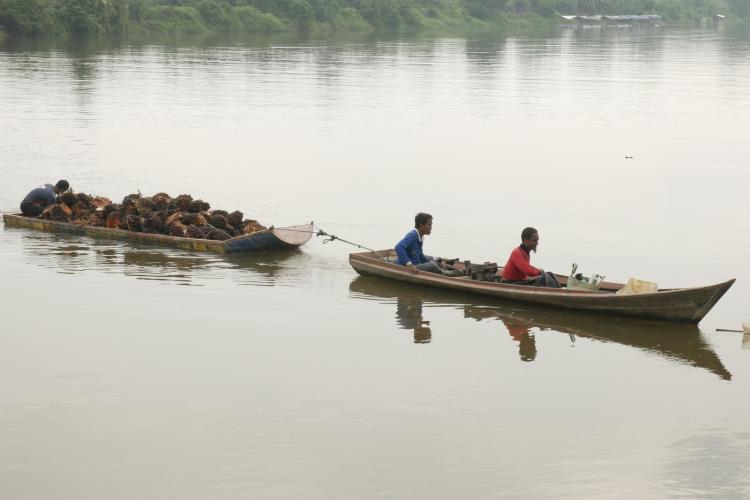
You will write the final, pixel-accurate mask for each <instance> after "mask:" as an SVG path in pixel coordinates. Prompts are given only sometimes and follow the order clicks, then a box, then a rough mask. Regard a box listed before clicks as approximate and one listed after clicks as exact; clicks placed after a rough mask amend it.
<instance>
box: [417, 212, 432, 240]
mask: <svg viewBox="0 0 750 500" xmlns="http://www.w3.org/2000/svg"><path fill="white" fill-rule="evenodd" d="M414 227H415V228H417V231H419V234H421V235H422V236H424V235H425V234H430V233H431V232H432V215H430V214H426V213H424V212H419V213H418V214H417V215H416V216H415V217H414Z"/></svg>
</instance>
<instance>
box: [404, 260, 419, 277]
mask: <svg viewBox="0 0 750 500" xmlns="http://www.w3.org/2000/svg"><path fill="white" fill-rule="evenodd" d="M406 269H408V270H409V272H410V273H412V274H417V266H415V265H414V264H412V263H411V262H409V263H408V264H406Z"/></svg>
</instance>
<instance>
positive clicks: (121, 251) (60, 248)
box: [6, 228, 311, 286]
mask: <svg viewBox="0 0 750 500" xmlns="http://www.w3.org/2000/svg"><path fill="white" fill-rule="evenodd" d="M12 230H13V229H10V228H6V231H12ZM19 234H20V235H21V240H22V247H23V254H24V256H25V257H26V260H27V262H28V263H30V264H34V265H38V266H40V267H45V268H49V269H54V270H56V271H57V272H60V273H65V274H78V273H83V272H90V271H92V270H94V271H100V272H103V273H107V274H122V275H125V276H129V277H134V278H136V279H141V280H152V281H163V282H169V283H173V284H175V283H176V284H180V285H194V286H201V285H204V284H206V283H207V282H209V281H216V280H219V279H225V280H231V281H232V282H234V283H237V284H240V285H255V286H275V285H292V284H294V283H298V282H299V281H300V280H303V279H304V276H301V274H303V273H305V272H307V271H306V270H308V269H310V268H311V264H310V263H309V262H308V260H309V259H310V257H309V256H307V255H306V254H304V253H303V252H301V251H299V250H298V249H293V250H284V251H274V252H262V253H257V254H237V255H234V254H229V255H219V254H210V253H205V254H204V253H197V252H190V251H185V250H177V249H170V248H158V247H153V246H148V245H134V244H132V243H124V242H116V241H106V240H99V239H92V238H86V237H81V236H73V235H66V234H60V233H46V232H29V231H22V232H19Z"/></svg>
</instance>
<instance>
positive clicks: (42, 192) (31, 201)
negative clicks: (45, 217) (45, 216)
mask: <svg viewBox="0 0 750 500" xmlns="http://www.w3.org/2000/svg"><path fill="white" fill-rule="evenodd" d="M69 188H70V184H68V181H65V180H59V181H57V184H55V185H54V186H53V185H52V184H45V185H44V186H42V187H38V188H36V189H32V190H31V191H30V192H29V194H27V195H26V198H24V199H23V201H22V202H21V213H22V214H23V215H26V216H28V217H39V215H40V214H41V213H42V211H44V209H45V208H46V207H47V206H48V205H54V204H55V201H56V200H55V196H56V195H58V194H61V193H64V192H65V191H67V190H68V189H69Z"/></svg>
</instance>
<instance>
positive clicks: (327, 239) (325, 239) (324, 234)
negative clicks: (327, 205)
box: [269, 224, 391, 262]
mask: <svg viewBox="0 0 750 500" xmlns="http://www.w3.org/2000/svg"><path fill="white" fill-rule="evenodd" d="M313 227H314V228H315V229H316V231H309V230H307V229H291V228H284V227H279V228H276V229H280V230H282V231H294V232H297V233H307V234H314V235H315V236H320V237H323V242H322V243H323V244H324V245H325V244H326V243H330V242H332V241H340V242H342V243H346V244H347V245H352V246H354V247H357V248H361V249H363V250H367V251H370V252H372V253H374V254H375V255H377V256H378V257H380V258H381V259H383V260H384V261H386V262H390V261H391V260H390V259H389V258H388V256H384V255H383V254H381V253H380V252H378V251H377V250H373V249H372V248H368V247H366V246H364V245H360V244H359V243H355V242H353V241H349V240H345V239H344V238H340V237H338V236H336V235H335V234H330V233H327V232H326V231H323V230H322V229H320V228H319V227H318V226H316V225H315V224H313ZM269 229H273V226H271V227H270V228H269Z"/></svg>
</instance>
